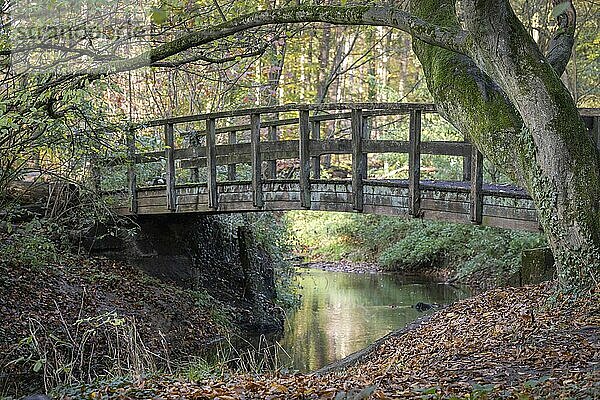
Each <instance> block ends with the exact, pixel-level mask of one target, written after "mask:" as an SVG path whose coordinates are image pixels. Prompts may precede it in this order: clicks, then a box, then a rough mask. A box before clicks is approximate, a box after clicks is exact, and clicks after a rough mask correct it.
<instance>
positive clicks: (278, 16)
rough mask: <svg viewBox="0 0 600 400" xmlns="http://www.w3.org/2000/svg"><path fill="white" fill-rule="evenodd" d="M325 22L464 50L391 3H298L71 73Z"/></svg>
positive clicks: (102, 71) (461, 38)
mask: <svg viewBox="0 0 600 400" xmlns="http://www.w3.org/2000/svg"><path fill="white" fill-rule="evenodd" d="M300 22H326V23H331V24H336V25H372V26H388V27H391V28H395V29H399V30H401V31H404V32H407V33H409V34H410V35H412V36H413V37H415V38H418V39H420V40H422V41H424V42H426V43H429V44H432V45H435V46H440V47H444V48H446V49H449V50H452V51H454V52H458V53H465V42H466V38H467V34H466V32H464V31H461V30H458V29H451V28H445V27H441V26H438V25H434V24H431V23H428V22H426V21H423V20H421V19H419V18H416V17H415V16H413V15H411V14H409V13H407V12H405V11H402V10H399V9H396V8H394V7H391V6H298V7H290V8H281V9H275V10H265V11H258V12H254V13H251V14H247V15H243V16H241V17H238V18H235V19H232V20H229V21H227V22H223V23H221V24H219V25H216V26H213V27H210V28H206V29H201V30H197V31H193V32H190V33H188V34H186V35H183V36H181V37H179V38H177V39H174V40H173V41H171V42H168V43H165V44H162V45H159V46H157V47H155V48H153V49H151V50H149V51H147V52H144V53H142V54H140V55H138V56H136V57H134V58H131V59H127V60H116V61H112V62H107V63H104V64H102V65H100V66H98V67H96V68H92V69H88V70H86V71H81V72H78V73H74V74H72V75H71V77H78V76H88V77H90V76H91V77H94V76H103V75H109V74H114V73H118V72H124V71H130V70H135V69H138V68H142V67H146V66H154V65H157V64H158V63H159V62H161V61H163V60H166V59H167V58H169V57H171V56H174V55H176V54H180V53H182V52H184V51H186V50H189V49H193V48H196V47H198V46H201V45H204V44H207V43H210V42H213V41H215V40H218V39H222V38H225V37H228V36H232V35H235V34H236V33H239V32H243V31H246V30H248V29H252V28H256V27H260V26H265V25H275V24H285V23H300Z"/></svg>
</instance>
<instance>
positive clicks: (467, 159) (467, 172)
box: [463, 135, 471, 182]
mask: <svg viewBox="0 0 600 400" xmlns="http://www.w3.org/2000/svg"><path fill="white" fill-rule="evenodd" d="M464 140H465V142H467V143H468V142H469V137H468V136H467V135H465V136H464ZM470 180H471V154H469V155H468V156H463V182H469V181H470Z"/></svg>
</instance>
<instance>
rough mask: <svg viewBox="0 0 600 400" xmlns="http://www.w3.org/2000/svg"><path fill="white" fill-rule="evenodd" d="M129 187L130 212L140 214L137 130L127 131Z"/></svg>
mask: <svg viewBox="0 0 600 400" xmlns="http://www.w3.org/2000/svg"><path fill="white" fill-rule="evenodd" d="M126 141H127V187H128V190H129V211H130V212H131V213H132V214H137V212H138V193H137V176H136V173H135V130H134V129H133V128H131V127H129V129H128V130H127V138H126Z"/></svg>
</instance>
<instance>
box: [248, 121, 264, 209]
mask: <svg viewBox="0 0 600 400" xmlns="http://www.w3.org/2000/svg"><path fill="white" fill-rule="evenodd" d="M250 149H251V153H252V194H253V197H252V202H253V204H254V207H258V208H261V207H262V206H263V205H264V199H263V193H262V158H261V155H260V114H252V115H251V116H250Z"/></svg>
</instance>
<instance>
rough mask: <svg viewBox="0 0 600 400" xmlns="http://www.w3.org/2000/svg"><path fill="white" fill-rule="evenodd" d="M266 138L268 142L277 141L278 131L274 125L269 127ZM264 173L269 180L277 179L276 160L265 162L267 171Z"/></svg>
mask: <svg viewBox="0 0 600 400" xmlns="http://www.w3.org/2000/svg"><path fill="white" fill-rule="evenodd" d="M277 115H278V114H277ZM278 118H279V116H278ZM268 138H269V140H270V141H273V142H275V141H277V140H279V130H278V129H277V126H276V125H273V126H269V128H268ZM266 172H267V177H268V178H269V179H277V161H276V160H270V161H267V171H266Z"/></svg>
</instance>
